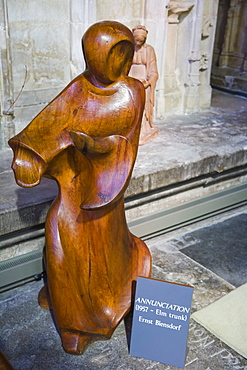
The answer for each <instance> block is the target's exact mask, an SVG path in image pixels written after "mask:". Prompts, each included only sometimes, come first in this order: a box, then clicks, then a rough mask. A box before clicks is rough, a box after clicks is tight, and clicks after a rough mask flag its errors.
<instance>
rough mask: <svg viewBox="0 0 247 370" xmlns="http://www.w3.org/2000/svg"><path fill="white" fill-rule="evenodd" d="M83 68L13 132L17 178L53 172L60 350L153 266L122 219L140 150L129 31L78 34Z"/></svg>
mask: <svg viewBox="0 0 247 370" xmlns="http://www.w3.org/2000/svg"><path fill="white" fill-rule="evenodd" d="M82 47H83V52H84V57H85V60H86V66H87V67H86V70H85V71H84V73H82V74H81V75H79V76H78V77H76V78H75V79H74V80H73V81H72V82H71V83H70V84H69V85H68V86H67V87H66V88H65V89H64V90H63V91H62V92H61V93H60V94H59V95H58V96H57V97H56V98H55V99H54V100H53V101H52V102H51V103H50V104H48V106H47V107H46V108H44V109H43V110H42V111H41V112H40V113H39V114H38V115H37V116H36V117H35V118H34V119H33V121H32V122H31V123H30V124H29V125H28V126H27V127H26V128H25V129H24V130H23V131H22V132H21V133H19V134H18V135H16V136H15V137H13V138H12V139H10V141H9V145H10V146H11V148H12V149H13V151H14V159H13V164H12V168H13V170H14V173H15V179H16V182H17V184H18V185H20V186H23V187H32V186H35V185H38V184H39V182H40V179H41V177H42V176H45V177H48V178H51V179H53V180H55V181H56V182H57V184H58V187H59V194H58V196H57V198H56V199H55V200H54V202H53V204H52V206H51V208H50V210H49V212H48V215H47V219H46V226H45V228H46V247H45V253H44V260H45V266H46V273H47V285H45V286H44V287H43V289H42V290H41V292H40V294H39V303H40V305H41V306H42V307H43V308H51V309H52V310H53V316H54V318H55V321H56V325H57V327H58V330H59V333H60V336H61V340H62V345H63V347H64V350H65V351H66V352H68V353H70V354H81V353H82V352H83V351H84V350H85V348H86V347H87V345H88V344H89V343H91V342H93V341H96V340H100V339H109V338H110V337H111V335H112V333H113V331H114V329H115V328H116V326H117V325H118V324H119V322H120V321H121V319H122V318H123V317H124V316H125V315H126V314H127V313H128V311H129V310H130V307H131V288H132V283H133V281H134V280H135V279H136V277H137V276H138V275H139V276H150V269H151V267H150V266H151V257H150V252H149V250H148V248H147V246H146V245H145V243H144V242H142V241H141V240H140V239H138V238H137V237H135V236H133V235H132V234H131V233H130V232H129V230H128V227H127V223H126V219H125V212H124V201H123V195H124V191H125V189H126V187H127V186H128V183H129V180H130V177H131V173H132V169H133V166H134V162H135V159H136V155H137V149H138V140H139V133H140V126H141V117H142V112H143V107H144V100H145V92H144V87H143V85H142V84H141V83H140V82H139V81H137V80H135V79H133V78H130V77H128V76H127V75H128V72H129V68H130V66H131V62H132V58H133V52H134V41H133V36H132V33H131V31H130V30H129V29H128V28H126V27H125V26H124V25H122V24H121V23H118V22H113V21H105V22H99V23H97V24H95V25H93V26H91V27H90V28H89V29H88V30H87V31H86V33H85V35H84V36H83V39H82Z"/></svg>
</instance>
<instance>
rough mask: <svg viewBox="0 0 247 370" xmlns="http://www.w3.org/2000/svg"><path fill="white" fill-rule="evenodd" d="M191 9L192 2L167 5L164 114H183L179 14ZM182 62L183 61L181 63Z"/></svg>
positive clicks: (174, 2) (171, 2)
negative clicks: (179, 58)
mask: <svg viewBox="0 0 247 370" xmlns="http://www.w3.org/2000/svg"><path fill="white" fill-rule="evenodd" d="M192 7H193V3H192V2H190V1H189V2H183V1H177V0H171V1H170V2H169V4H168V28H167V37H166V59H165V65H164V85H165V91H164V93H165V94H164V95H165V101H164V103H165V109H164V112H165V114H168V115H171V114H173V113H175V114H176V113H182V112H183V95H184V87H183V85H182V84H181V80H180V75H179V74H180V71H179V65H178V64H179V63H180V61H179V60H178V57H179V56H182V55H183V52H182V50H180V51H179V50H178V31H179V29H178V27H179V19H180V16H181V14H183V13H187V12H189V11H190V10H191V9H192ZM183 62H184V61H183Z"/></svg>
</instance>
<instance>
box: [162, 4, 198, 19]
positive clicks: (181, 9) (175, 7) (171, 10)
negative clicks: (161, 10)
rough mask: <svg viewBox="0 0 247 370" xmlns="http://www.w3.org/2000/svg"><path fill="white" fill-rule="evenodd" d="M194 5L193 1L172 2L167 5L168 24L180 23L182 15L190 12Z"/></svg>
mask: <svg viewBox="0 0 247 370" xmlns="http://www.w3.org/2000/svg"><path fill="white" fill-rule="evenodd" d="M193 6H194V4H193V3H192V2H191V1H186V2H183V1H177V0H171V1H170V2H169V4H168V5H167V8H168V23H179V17H180V15H181V14H182V13H185V12H188V11H190V10H191V9H192V8H193Z"/></svg>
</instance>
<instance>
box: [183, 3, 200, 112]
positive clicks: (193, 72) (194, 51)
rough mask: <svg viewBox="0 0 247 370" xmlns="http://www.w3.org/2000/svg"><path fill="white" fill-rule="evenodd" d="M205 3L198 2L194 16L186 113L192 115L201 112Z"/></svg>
mask: <svg viewBox="0 0 247 370" xmlns="http://www.w3.org/2000/svg"><path fill="white" fill-rule="evenodd" d="M203 5H204V2H203V1H201V0H197V2H196V4H195V8H194V14H193V16H194V17H193V28H192V34H191V40H190V42H191V50H190V57H189V65H188V74H187V80H186V82H185V102H184V110H185V112H188V113H192V112H197V111H198V110H199V106H200V105H199V104H200V103H199V102H200V98H199V86H200V78H199V74H200V72H199V70H200V60H201V33H202V23H203Z"/></svg>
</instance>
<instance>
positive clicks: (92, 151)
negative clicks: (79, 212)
mask: <svg viewBox="0 0 247 370" xmlns="http://www.w3.org/2000/svg"><path fill="white" fill-rule="evenodd" d="M70 136H71V138H72V140H73V142H74V144H75V146H76V148H77V149H78V150H79V151H80V152H82V155H85V156H86V157H87V158H88V159H89V160H90V162H91V163H92V167H93V171H92V174H91V176H92V181H91V187H90V190H89V192H88V196H87V197H86V198H85V200H84V201H83V203H82V204H81V208H82V209H85V210H87V209H96V208H99V207H103V206H105V205H107V204H109V203H110V202H113V201H115V200H117V199H118V198H119V197H120V196H121V195H123V193H124V191H125V189H126V187H127V186H128V183H129V179H130V176H131V172H132V168H133V151H132V146H131V144H130V142H129V141H128V140H127V139H126V138H125V137H123V136H120V135H112V136H107V137H99V138H93V137H91V136H88V135H86V134H84V133H82V132H77V131H70Z"/></svg>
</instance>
